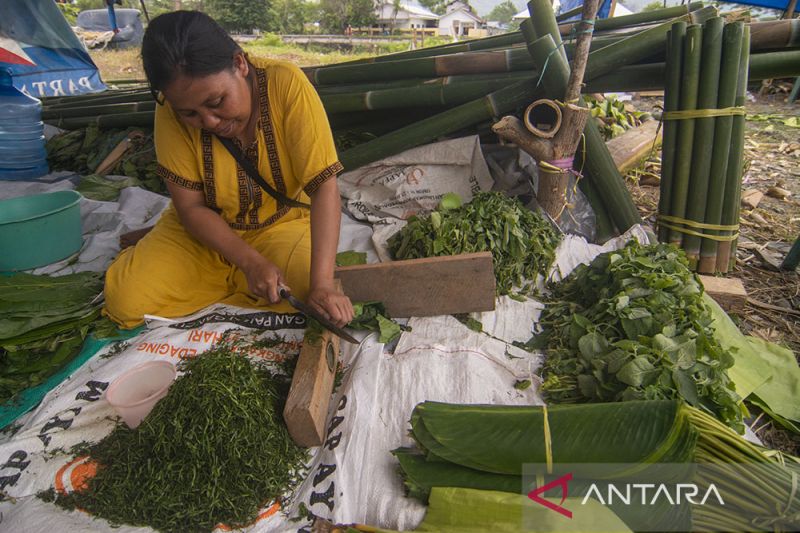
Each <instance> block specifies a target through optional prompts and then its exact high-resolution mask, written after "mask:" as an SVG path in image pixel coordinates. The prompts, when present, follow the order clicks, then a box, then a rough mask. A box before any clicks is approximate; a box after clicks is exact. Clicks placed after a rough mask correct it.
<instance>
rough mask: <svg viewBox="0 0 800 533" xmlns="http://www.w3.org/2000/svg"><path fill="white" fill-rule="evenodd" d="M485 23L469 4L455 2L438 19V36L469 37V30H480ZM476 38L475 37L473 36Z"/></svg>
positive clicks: (457, 0)
mask: <svg viewBox="0 0 800 533" xmlns="http://www.w3.org/2000/svg"><path fill="white" fill-rule="evenodd" d="M485 26H486V23H485V22H484V20H483V19H482V18H480V17H479V16H478V15H477V14H475V12H474V11H473V10H472V8H471V7H470V6H469V4H467V3H464V2H460V1H459V0H456V1H455V2H452V3H450V4H449V5H448V6H447V11H446V12H445V14H444V15H442V16H441V17H439V35H442V36H449V37H455V38H456V39H458V38H460V37H466V36H467V35H470V30H473V34H474V33H476V32H475V31H474V30H479V29H482V28H484V27H485ZM473 36H476V35H473Z"/></svg>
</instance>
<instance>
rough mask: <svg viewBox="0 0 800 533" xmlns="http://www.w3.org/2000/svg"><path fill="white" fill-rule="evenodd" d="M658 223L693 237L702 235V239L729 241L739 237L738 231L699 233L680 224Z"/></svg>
mask: <svg viewBox="0 0 800 533" xmlns="http://www.w3.org/2000/svg"><path fill="white" fill-rule="evenodd" d="M659 224H660V225H661V226H663V227H665V228H669V229H671V230H675V231H678V232H680V233H685V234H686V235H694V236H695V237H702V238H703V239H711V240H712V241H719V242H731V241H735V240H736V239H738V238H739V232H736V233H734V234H732V235H709V234H708V233H701V232H699V231H693V230H690V229H688V228H681V227H680V226H674V225H672V224H667V223H665V222H659Z"/></svg>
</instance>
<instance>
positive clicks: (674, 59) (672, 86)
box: [658, 22, 686, 242]
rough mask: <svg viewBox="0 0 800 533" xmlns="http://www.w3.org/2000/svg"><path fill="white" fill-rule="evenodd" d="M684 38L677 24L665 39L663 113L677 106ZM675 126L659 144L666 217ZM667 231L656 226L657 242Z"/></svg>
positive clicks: (668, 125) (662, 210)
mask: <svg viewBox="0 0 800 533" xmlns="http://www.w3.org/2000/svg"><path fill="white" fill-rule="evenodd" d="M685 37H686V23H685V22H676V23H675V24H673V25H672V29H671V30H670V32H669V36H668V37H667V42H668V46H667V60H666V62H665V68H666V79H667V82H666V86H665V87H664V111H665V112H669V111H677V110H678V106H679V104H680V87H681V64H682V59H683V41H684V39H685ZM677 129H678V124H677V123H676V122H675V121H671V120H667V121H665V122H664V136H663V141H662V144H661V184H660V193H659V198H658V213H659V214H663V215H666V214H668V211H669V205H670V201H671V194H672V180H673V176H672V174H673V168H674V165H675V147H676V141H677V137H678V131H677ZM668 237H669V230H668V229H667V228H666V227H665V226H662V225H659V226H658V240H659V241H661V242H666V241H667V239H668Z"/></svg>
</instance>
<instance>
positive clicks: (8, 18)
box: [0, 0, 106, 98]
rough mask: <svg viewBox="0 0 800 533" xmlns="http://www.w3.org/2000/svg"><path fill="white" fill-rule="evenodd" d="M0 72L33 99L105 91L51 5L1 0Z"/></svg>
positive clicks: (29, 0) (43, 0)
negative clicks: (3, 70) (5, 72)
mask: <svg viewBox="0 0 800 533" xmlns="http://www.w3.org/2000/svg"><path fill="white" fill-rule="evenodd" d="M0 69H6V70H10V71H11V77H12V79H13V81H14V86H15V87H17V88H18V89H19V90H21V91H22V92H24V93H27V94H30V95H31V96H35V97H37V98H39V97H42V96H68V95H74V94H83V93H90V92H96V91H102V90H105V88H106V87H105V85H104V84H103V82H102V80H101V79H100V75H99V73H98V71H97V67H96V66H95V64H94V62H93V61H92V58H91V57H90V56H89V54H88V52H87V51H86V49H85V48H84V46H83V44H82V43H81V41H80V40H79V39H78V37H77V36H76V35H75V33H74V32H73V31H72V28H70V27H69V24H67V21H66V19H64V16H63V15H62V14H61V11H60V10H59V9H58V6H56V4H55V2H53V0H24V1H21V0H0Z"/></svg>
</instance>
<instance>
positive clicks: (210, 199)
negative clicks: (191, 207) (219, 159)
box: [200, 130, 219, 210]
mask: <svg viewBox="0 0 800 533" xmlns="http://www.w3.org/2000/svg"><path fill="white" fill-rule="evenodd" d="M211 139H212V137H211V133H209V132H208V131H206V130H200V144H201V145H202V150H203V187H204V188H205V192H206V203H207V204H208V207H210V208H211V209H215V210H217V209H219V208H218V207H217V187H216V185H215V184H214V151H213V145H212V143H211Z"/></svg>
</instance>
